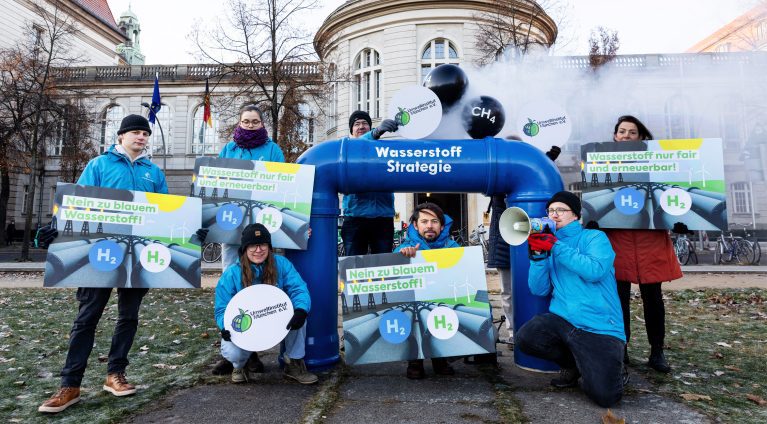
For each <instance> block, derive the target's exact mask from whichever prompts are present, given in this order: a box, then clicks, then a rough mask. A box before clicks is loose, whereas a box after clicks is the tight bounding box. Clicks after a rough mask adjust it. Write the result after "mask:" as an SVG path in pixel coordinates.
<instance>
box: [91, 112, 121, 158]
mask: <svg viewBox="0 0 767 424" xmlns="http://www.w3.org/2000/svg"><path fill="white" fill-rule="evenodd" d="M124 117H125V112H124V110H123V107H122V106H120V105H114V104H112V105H109V106H107V107H106V109H104V112H103V113H102V114H101V123H100V125H99V136H98V140H99V153H104V152H105V151H107V150H109V148H110V147H111V146H112V145H113V144H115V143H117V130H119V129H120V122H122V119H123V118H124Z"/></svg>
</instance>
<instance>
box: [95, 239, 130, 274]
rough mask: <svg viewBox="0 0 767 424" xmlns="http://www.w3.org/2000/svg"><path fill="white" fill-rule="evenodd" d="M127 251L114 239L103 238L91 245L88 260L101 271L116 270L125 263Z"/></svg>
mask: <svg viewBox="0 0 767 424" xmlns="http://www.w3.org/2000/svg"><path fill="white" fill-rule="evenodd" d="M124 257H125V252H124V251H123V249H122V248H121V247H120V245H119V244H117V243H115V242H114V241H112V240H101V241H98V242H96V243H95V244H94V245H93V246H91V250H90V251H89V252H88V261H89V262H90V263H91V266H93V267H94V268H96V269H97V270H99V271H105V272H106V271H114V270H115V269H117V267H118V266H120V264H122V263H123V258H124Z"/></svg>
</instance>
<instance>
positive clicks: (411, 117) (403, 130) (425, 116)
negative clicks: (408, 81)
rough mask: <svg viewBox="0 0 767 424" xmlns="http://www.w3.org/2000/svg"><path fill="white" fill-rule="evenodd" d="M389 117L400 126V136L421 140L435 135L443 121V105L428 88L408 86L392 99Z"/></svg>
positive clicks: (398, 130)
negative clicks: (432, 134)
mask: <svg viewBox="0 0 767 424" xmlns="http://www.w3.org/2000/svg"><path fill="white" fill-rule="evenodd" d="M389 117H391V119H394V122H396V123H397V125H399V128H398V129H397V132H398V133H399V135H400V136H402V137H404V138H409V139H411V140H416V139H421V138H424V137H426V136H427V135H429V134H431V133H433V132H434V130H436V129H437V127H438V126H439V123H440V121H442V103H440V101H439V98H438V97H437V95H436V94H434V92H433V91H431V90H429V89H428V88H425V87H421V86H420V85H412V86H408V87H405V88H403V89H401V90H399V91H398V92H396V93H395V94H394V96H393V97H392V99H391V102H390V103H389Z"/></svg>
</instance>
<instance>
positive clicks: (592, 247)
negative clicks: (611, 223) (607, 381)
mask: <svg viewBox="0 0 767 424" xmlns="http://www.w3.org/2000/svg"><path fill="white" fill-rule="evenodd" d="M556 237H557V239H558V241H557V242H556V243H554V247H553V248H552V249H551V256H549V257H548V258H546V259H544V260H541V261H532V260H531V261H530V274H529V276H528V280H527V284H528V286H529V287H530V291H531V292H532V293H533V294H534V295H536V296H548V295H549V294H550V293H551V305H550V306H549V312H551V313H553V314H556V315H559V316H560V317H562V318H564V319H565V320H567V322H569V323H570V324H572V325H573V326H575V327H576V328H579V329H581V330H584V331H588V332H591V333H596V334H604V335H607V336H613V337H615V338H617V339H620V340H622V341H624V342H625V341H626V335H625V334H624V331H623V313H622V311H621V304H620V300H619V299H618V289H617V284H616V282H615V269H614V268H613V260H614V259H615V252H613V248H612V246H611V245H610V240H608V239H607V235H605V233H603V232H602V231H598V230H586V229H584V228H583V227H582V226H581V224H580V222H578V221H573V222H571V223H570V224H568V225H566V226H565V227H564V228H561V229H559V230H557V233H556Z"/></svg>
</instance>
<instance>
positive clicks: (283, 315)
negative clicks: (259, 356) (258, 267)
mask: <svg viewBox="0 0 767 424" xmlns="http://www.w3.org/2000/svg"><path fill="white" fill-rule="evenodd" d="M292 317H293V304H292V303H291V302H290V298H289V297H288V295H287V294H286V293H285V292H284V291H282V290H280V289H278V288H277V287H275V286H271V285H269V284H256V285H254V286H250V287H246V288H244V289H242V290H240V291H239V292H238V293H237V294H236V295H234V297H233V298H232V300H230V301H229V304H228V305H226V311H224V329H226V330H229V332H230V333H232V343H234V344H235V345H236V346H237V347H239V348H240V349H244V350H247V351H250V352H258V351H262V350H267V349H271V348H273V347H274V346H276V345H277V344H278V343H279V342H281V341H282V340H283V339H284V338H285V336H287V335H288V331H289V330H287V329H286V328H285V327H286V326H287V325H288V322H290V319H291V318H292Z"/></svg>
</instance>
